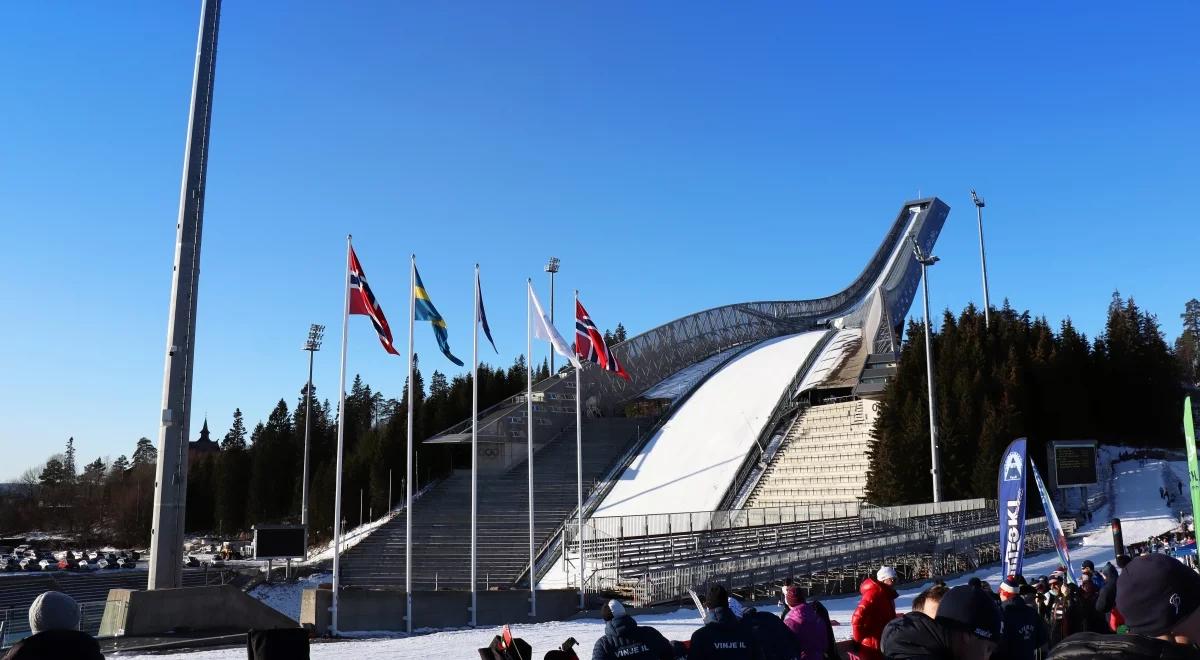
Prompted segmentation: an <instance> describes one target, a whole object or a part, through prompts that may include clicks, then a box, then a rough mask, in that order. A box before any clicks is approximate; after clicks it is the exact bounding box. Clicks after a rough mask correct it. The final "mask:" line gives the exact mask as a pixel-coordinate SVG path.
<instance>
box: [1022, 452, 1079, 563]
mask: <svg viewBox="0 0 1200 660" xmlns="http://www.w3.org/2000/svg"><path fill="white" fill-rule="evenodd" d="M1033 479H1034V481H1036V482H1037V489H1038V495H1039V496H1041V498H1042V508H1043V509H1045V510H1046V526H1047V527H1049V528H1050V538H1051V540H1053V541H1054V549H1055V550H1057V551H1058V561H1060V562H1061V563H1062V565H1063V566H1065V567H1066V569H1067V580H1068V581H1069V582H1071V584H1079V581H1078V580H1076V579H1075V568H1074V567H1073V566H1071V551H1070V550H1068V549H1067V535H1066V534H1064V533H1063V528H1062V523H1060V522H1058V514H1057V513H1055V512H1054V503H1053V502H1051V501H1050V493H1049V492H1047V491H1046V484H1044V483H1042V475H1041V474H1039V473H1038V471H1037V467H1036V466H1034V468H1033Z"/></svg>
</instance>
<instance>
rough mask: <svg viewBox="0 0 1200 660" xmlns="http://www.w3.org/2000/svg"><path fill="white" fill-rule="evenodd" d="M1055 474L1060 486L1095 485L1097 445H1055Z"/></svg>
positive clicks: (1096, 477) (1096, 479) (1097, 479)
mask: <svg viewBox="0 0 1200 660" xmlns="http://www.w3.org/2000/svg"><path fill="white" fill-rule="evenodd" d="M1054 476H1055V482H1056V483H1057V484H1058V487H1059V488H1063V487H1066V486H1095V485H1096V483H1097V482H1098V481H1099V478H1098V475H1097V474H1096V445H1094V444H1090V443H1089V444H1078V445H1055V446H1054Z"/></svg>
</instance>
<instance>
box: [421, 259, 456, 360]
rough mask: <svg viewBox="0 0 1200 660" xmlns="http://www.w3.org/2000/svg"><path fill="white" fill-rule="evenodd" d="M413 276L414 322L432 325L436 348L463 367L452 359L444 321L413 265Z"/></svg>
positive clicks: (452, 355)
mask: <svg viewBox="0 0 1200 660" xmlns="http://www.w3.org/2000/svg"><path fill="white" fill-rule="evenodd" d="M413 274H414V276H415V277H416V283H415V284H414V285H413V298H415V299H416V320H418V321H429V322H430V324H431V325H433V336H434V337H436V338H437V343H438V348H440V349H442V355H445V356H446V359H448V360H450V361H451V362H453V363H454V364H457V365H458V366H460V367H461V366H463V361H462V360H460V359H458V358H456V357H454V354H453V353H451V352H450V341H449V339H448V335H447V333H446V319H444V318H442V315H441V313H440V312H438V311H437V307H434V306H433V301H432V300H430V299H429V293H428V292H426V291H425V284H424V283H422V282H421V273H419V272H417V266H416V264H413Z"/></svg>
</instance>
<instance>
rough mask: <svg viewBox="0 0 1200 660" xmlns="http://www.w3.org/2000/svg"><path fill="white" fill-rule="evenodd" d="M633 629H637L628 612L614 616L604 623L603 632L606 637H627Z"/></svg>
mask: <svg viewBox="0 0 1200 660" xmlns="http://www.w3.org/2000/svg"><path fill="white" fill-rule="evenodd" d="M634 630H637V622H636V621H634V620H633V617H631V616H629V615H628V614H626V615H624V616H614V617H613V618H612V620H611V621H609V622H607V623H605V624H604V634H605V635H606V636H608V637H628V636H629V633H631V632H633V631H634Z"/></svg>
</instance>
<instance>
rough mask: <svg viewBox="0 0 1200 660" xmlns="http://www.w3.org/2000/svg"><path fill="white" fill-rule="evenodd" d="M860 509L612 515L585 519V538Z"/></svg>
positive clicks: (834, 506)
mask: <svg viewBox="0 0 1200 660" xmlns="http://www.w3.org/2000/svg"><path fill="white" fill-rule="evenodd" d="M861 510H862V505H860V504H859V503H858V502H829V503H816V504H794V505H791V506H775V507H763V508H755V509H726V510H720V511H692V512H687V513H654V514H644V515H633V516H611V517H602V518H590V519H588V520H587V521H586V522H585V523H584V529H585V531H584V535H585V538H587V537H591V538H597V536H599V537H602V538H603V537H612V538H618V539H627V538H633V537H638V536H656V535H660V534H666V535H669V534H677V533H692V532H704V531H719V530H726V529H741V528H745V527H760V526H767V525H783V524H788V523H797V522H813V521H818V520H832V519H835V518H856V517H858V516H859V513H860V511H861ZM589 532H590V534H589ZM576 534H577V531H576V528H574V527H568V529H567V542H568V543H573V542H574V541H575V539H576Z"/></svg>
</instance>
